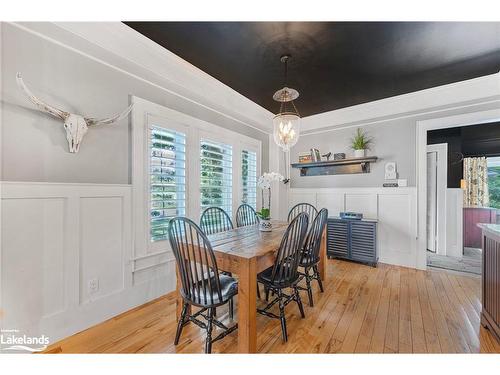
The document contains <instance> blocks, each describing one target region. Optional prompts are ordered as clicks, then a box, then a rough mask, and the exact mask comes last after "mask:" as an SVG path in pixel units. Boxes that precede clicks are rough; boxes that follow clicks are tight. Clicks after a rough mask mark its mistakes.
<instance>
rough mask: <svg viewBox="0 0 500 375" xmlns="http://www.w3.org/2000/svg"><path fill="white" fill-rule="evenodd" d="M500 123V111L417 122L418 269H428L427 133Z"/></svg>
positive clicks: (494, 110)
mask: <svg viewBox="0 0 500 375" xmlns="http://www.w3.org/2000/svg"><path fill="white" fill-rule="evenodd" d="M497 121H500V109H493V110H490V111H482V112H473V113H466V114H462V115H456V116H449V117H441V118H435V119H430V120H422V121H417V129H416V132H417V155H416V159H417V233H418V238H417V268H419V269H423V270H425V269H426V268H427V251H426V248H427V233H426V219H427V132H428V131H429V130H434V129H445V128H454V127H458V126H471V125H480V124H487V123H494V122H497Z"/></svg>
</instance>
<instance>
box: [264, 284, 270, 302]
mask: <svg viewBox="0 0 500 375" xmlns="http://www.w3.org/2000/svg"><path fill="white" fill-rule="evenodd" d="M264 289H265V291H266V302H269V288H268V287H264Z"/></svg>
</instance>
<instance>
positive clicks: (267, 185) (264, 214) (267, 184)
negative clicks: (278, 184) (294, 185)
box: [257, 172, 285, 220]
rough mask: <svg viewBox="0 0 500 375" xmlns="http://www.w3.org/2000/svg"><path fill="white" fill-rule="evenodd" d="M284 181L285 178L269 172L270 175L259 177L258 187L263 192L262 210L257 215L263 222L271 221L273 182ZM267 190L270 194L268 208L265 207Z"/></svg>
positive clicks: (265, 174)
mask: <svg viewBox="0 0 500 375" xmlns="http://www.w3.org/2000/svg"><path fill="white" fill-rule="evenodd" d="M284 179H285V178H284V177H283V176H282V175H281V174H279V173H277V172H269V173H267V172H266V173H264V174H263V175H262V176H260V177H259V180H258V181H257V186H258V187H259V188H260V189H261V192H262V208H261V209H260V211H258V212H257V215H258V216H259V217H260V218H261V219H262V220H269V219H271V183H272V182H273V181H283V180H284ZM266 190H267V192H268V200H267V203H268V204H267V207H265V204H264V192H265V191H266Z"/></svg>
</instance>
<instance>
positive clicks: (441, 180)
mask: <svg viewBox="0 0 500 375" xmlns="http://www.w3.org/2000/svg"><path fill="white" fill-rule="evenodd" d="M427 152H436V154H437V176H436V192H437V194H436V202H437V203H436V219H437V220H436V237H437V241H436V254H438V255H446V189H447V188H448V144H447V143H437V144H433V145H427Z"/></svg>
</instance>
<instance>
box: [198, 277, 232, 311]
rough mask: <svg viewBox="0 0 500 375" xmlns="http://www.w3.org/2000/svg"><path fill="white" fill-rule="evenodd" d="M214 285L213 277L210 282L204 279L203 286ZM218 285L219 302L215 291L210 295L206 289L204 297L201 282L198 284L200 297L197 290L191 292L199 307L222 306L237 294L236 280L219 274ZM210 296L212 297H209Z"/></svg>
mask: <svg viewBox="0 0 500 375" xmlns="http://www.w3.org/2000/svg"><path fill="white" fill-rule="evenodd" d="M209 283H212V285H215V283H216V281H215V277H212V278H211V280H208V279H205V285H210V284H209ZM219 283H220V293H221V296H222V300H219V294H218V293H217V292H216V289H215V288H213V289H212V293H210V291H209V290H208V289H210V288H208V287H207V295H206V296H205V295H204V293H203V282H202V281H200V282H199V290H200V296H198V293H197V290H196V289H197V288H196V289H195V290H194V291H193V294H194V295H195V296H196V299H197V300H198V301H199V306H201V307H204V306H213V305H222V304H224V303H226V302H227V301H229V300H230V299H231V297H234V296H235V295H236V294H238V280H236V279H235V278H234V277H231V276H227V275H224V274H222V273H220V274H219ZM210 294H212V296H211V295H210ZM198 298H199V299H198Z"/></svg>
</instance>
